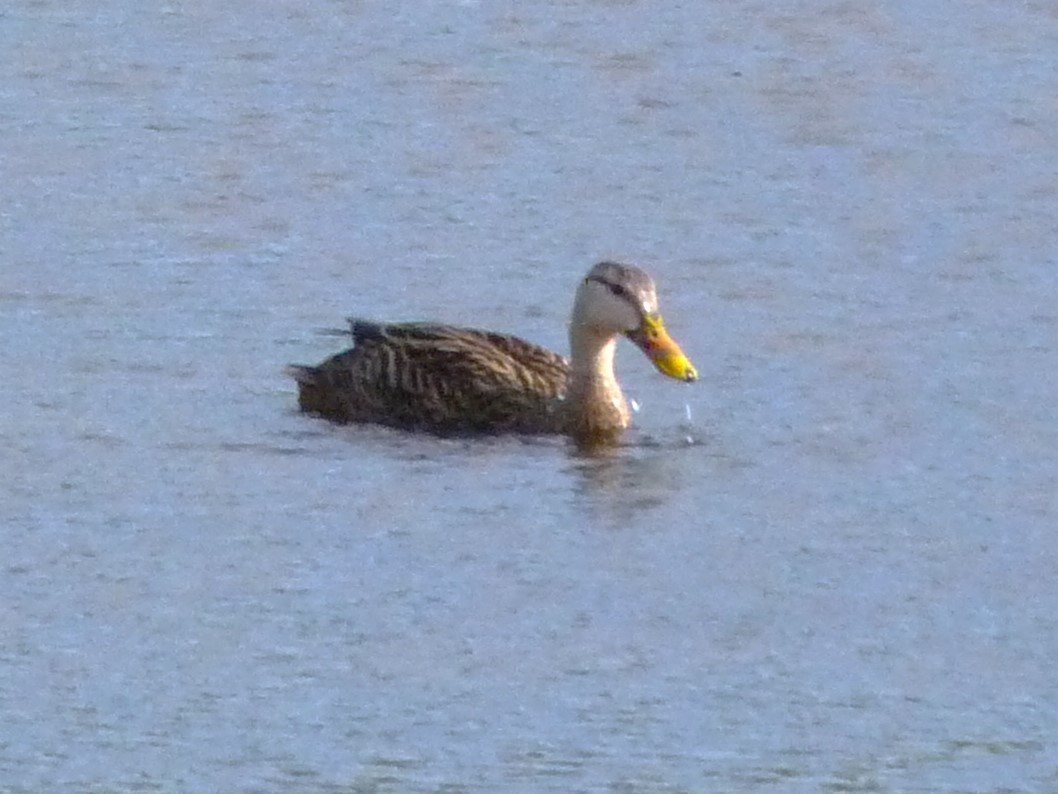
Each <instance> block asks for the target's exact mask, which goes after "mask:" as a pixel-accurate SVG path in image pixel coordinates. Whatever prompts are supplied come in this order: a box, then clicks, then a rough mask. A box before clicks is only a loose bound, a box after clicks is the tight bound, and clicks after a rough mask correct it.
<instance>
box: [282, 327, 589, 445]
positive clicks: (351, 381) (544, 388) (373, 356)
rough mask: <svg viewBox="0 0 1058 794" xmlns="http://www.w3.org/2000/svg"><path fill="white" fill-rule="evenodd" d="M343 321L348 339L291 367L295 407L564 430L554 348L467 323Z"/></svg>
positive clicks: (565, 371)
mask: <svg viewBox="0 0 1058 794" xmlns="http://www.w3.org/2000/svg"><path fill="white" fill-rule="evenodd" d="M351 324H352V332H353V341H354V347H353V348H351V349H349V350H346V351H345V352H344V353H339V354H338V355H336V356H333V357H331V358H329V359H328V360H327V361H325V362H323V363H322V364H320V365H319V366H317V367H301V368H296V369H295V370H294V371H293V372H292V374H293V375H294V377H295V378H296V379H297V381H298V384H299V386H300V399H299V402H300V404H301V408H302V410H305V411H310V412H312V413H318V414H321V415H323V416H325V417H327V418H328V419H331V420H333V421H337V422H375V423H378V424H384V425H391V426H394V427H403V428H408V429H415V430H429V431H431V432H435V433H441V434H460V433H483V432H500V433H503V432H511V433H547V432H552V433H560V432H562V431H563V427H562V418H561V417H562V412H561V410H560V407H561V398H562V396H563V395H564V394H565V390H566V382H567V379H568V376H569V364H568V362H567V361H566V360H565V359H564V358H563V357H562V356H560V355H558V354H557V353H552V352H551V351H550V350H547V349H545V348H542V347H539V346H537V345H534V344H531V343H529V342H526V341H524V340H522V339H518V338H517V337H514V336H506V335H504V334H497V333H492V332H489V331H481V330H478V329H474V328H459V327H455V326H451V325H438V324H434V323H391V324H382V323H373V322H366V321H363V320H355V321H352V323H351Z"/></svg>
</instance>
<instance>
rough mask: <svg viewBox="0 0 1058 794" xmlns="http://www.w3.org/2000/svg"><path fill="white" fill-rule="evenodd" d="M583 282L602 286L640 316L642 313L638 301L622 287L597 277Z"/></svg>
mask: <svg viewBox="0 0 1058 794" xmlns="http://www.w3.org/2000/svg"><path fill="white" fill-rule="evenodd" d="M584 280H585V281H595V282H597V283H599V284H602V285H603V286H604V287H606V288H607V289H609V290H610V292H611V293H613V294H614V295H616V296H617V297H618V298H621V299H622V300H624V301H626V302H627V303H629V304H631V306H632V308H633V309H635V310H636V311H637V312H639V313H640V314H642V313H643V307H642V306H640V305H639V301H637V300H636V299H635V297H634V296H633V295H632V294H631V293H630V292H629V291H628V290H627V289H625V288H624V286H623V285H621V284H614V283H613V282H612V281H607V280H606V279H604V278H600V277H599V276H588V277H587V278H586V279H584Z"/></svg>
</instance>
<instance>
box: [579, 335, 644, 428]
mask: <svg viewBox="0 0 1058 794" xmlns="http://www.w3.org/2000/svg"><path fill="white" fill-rule="evenodd" d="M569 342H570V376H569V393H568V397H567V398H568V400H569V402H570V408H571V410H572V413H573V417H572V419H573V426H574V429H573V432H574V435H577V434H578V433H598V432H612V431H616V430H621V429H623V428H625V427H627V426H628V421H629V413H628V403H627V402H625V398H624V395H623V394H622V393H621V387H620V386H619V385H618V383H617V378H616V377H614V369H613V360H614V351H615V349H616V348H617V337H616V336H614V335H612V334H609V335H608V334H600V333H598V332H597V331H595V330H594V329H591V328H589V327H586V326H583V325H579V324H577V323H576V322H574V323H573V324H572V325H571V326H570V332H569ZM578 428H579V430H578Z"/></svg>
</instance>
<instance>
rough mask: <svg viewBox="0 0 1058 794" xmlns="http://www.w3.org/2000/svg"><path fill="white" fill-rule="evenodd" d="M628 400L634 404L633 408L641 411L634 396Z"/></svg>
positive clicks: (637, 411)
mask: <svg viewBox="0 0 1058 794" xmlns="http://www.w3.org/2000/svg"><path fill="white" fill-rule="evenodd" d="M628 402H629V404H630V405H631V406H632V410H633V411H635V412H636V413H639V402H638V401H637V400H636V399H635V398H634V397H633V398H632V399H631V400H629V401H628Z"/></svg>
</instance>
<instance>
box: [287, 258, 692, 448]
mask: <svg viewBox="0 0 1058 794" xmlns="http://www.w3.org/2000/svg"><path fill="white" fill-rule="evenodd" d="M656 308H657V298H656V296H655V294H654V284H653V282H652V281H651V279H650V277H649V276H648V275H647V274H646V273H644V272H643V271H642V270H639V269H638V268H635V267H632V266H630V265H618V264H616V263H612V262H603V263H600V264H599V265H596V266H595V267H594V268H593V269H592V270H591V272H590V273H589V274H588V276H587V278H585V279H584V280H583V282H582V283H581V285H580V287H579V288H578V290H577V299H576V301H575V304H574V310H573V318H572V320H571V324H570V342H571V349H572V352H573V355H572V362H569V361H567V360H566V359H565V358H563V357H562V356H560V355H558V354H557V353H553V352H551V351H550V350H546V349H545V348H542V347H539V346H537V345H534V344H531V343H529V342H526V341H524V340H522V339H519V338H517V337H514V336H508V335H505V334H497V333H492V332H489V331H481V330H477V329H473V328H459V327H454V326H449V325H437V324H431V323H394V324H384V323H373V322H365V321H353V322H352V335H353V341H354V346H353V347H352V348H350V349H349V350H346V351H345V352H343V353H339V354H337V355H335V356H332V357H331V358H329V359H327V360H326V361H324V362H323V363H321V364H320V365H318V366H315V367H309V366H300V365H298V366H293V367H291V368H290V372H291V374H292V375H293V377H294V378H295V379H296V380H297V382H298V402H299V405H300V407H301V409H302V410H303V411H307V412H310V413H316V414H319V415H321V416H324V417H326V418H327V419H330V420H332V421H336V422H343V423H344V422H373V423H377V424H383V425H389V426H392V427H399V428H404V429H408V430H424V431H429V432H432V433H438V434H442V435H450V434H480V433H525V434H541V433H567V434H569V435H572V436H574V437H575V438H577V439H578V440H581V441H585V440H604V439H611V438H614V437H616V436H617V435H618V434H619V433H620V431H621V430H622V429H624V427H626V426H627V424H628V420H629V412H628V407H627V404H626V402H625V399H624V396H623V395H622V394H621V390H620V387H619V386H618V385H617V381H616V379H615V378H614V375H613V352H614V347H615V344H616V337H617V336H618V335H619V334H622V333H623V334H625V335H626V336H628V337H629V338H630V339H631V340H632V341H633V342H635V344H636V345H638V346H639V347H640V348H641V349H642V350H643V351H644V352H645V353H646V354H647V355H648V356H649V357H650V358H651V359H652V360H653V361H654V363H655V366H657V368H658V369H659V370H660V371H661V372H663V373H664V374H666V375H669V376H670V377H674V378H679V379H681V380H686V381H690V380H694V379H695V378H696V377H697V373H696V372H695V370H694V367H692V366H691V364H690V362H689V361H687V359H686V358H685V357H684V356H683V353H682V352H681V351H680V350H679V347H678V346H677V345H676V343H675V342H673V341H672V340H671V338H669V337H668V335H667V334H666V333H665V331H664V328H663V326H662V324H661V318H660V316H659V315H658V314H657V312H656Z"/></svg>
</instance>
